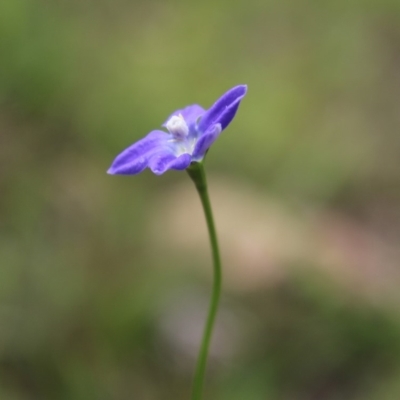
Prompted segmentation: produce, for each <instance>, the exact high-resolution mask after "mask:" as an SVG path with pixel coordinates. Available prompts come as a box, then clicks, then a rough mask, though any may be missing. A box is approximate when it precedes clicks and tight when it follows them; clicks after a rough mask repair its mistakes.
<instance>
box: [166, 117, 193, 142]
mask: <svg viewBox="0 0 400 400" xmlns="http://www.w3.org/2000/svg"><path fill="white" fill-rule="evenodd" d="M165 127H166V128H167V129H168V131H169V133H170V134H171V135H173V136H174V137H175V138H177V139H180V140H182V139H185V138H186V137H187V135H188V134H189V127H188V126H187V124H186V121H185V120H184V119H183V117H182V115H181V114H179V115H174V116H172V117H171V118H170V119H169V120H168V122H167V123H166V124H165Z"/></svg>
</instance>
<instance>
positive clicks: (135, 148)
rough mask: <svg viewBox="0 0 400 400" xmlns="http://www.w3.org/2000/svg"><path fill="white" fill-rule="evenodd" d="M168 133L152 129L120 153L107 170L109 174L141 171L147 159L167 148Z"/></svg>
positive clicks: (130, 173)
mask: <svg viewBox="0 0 400 400" xmlns="http://www.w3.org/2000/svg"><path fill="white" fill-rule="evenodd" d="M169 139H170V135H169V134H167V133H165V132H163V131H158V130H157V131H152V132H150V133H149V134H148V135H147V136H145V137H144V138H143V139H141V140H139V141H138V142H136V143H134V144H132V145H131V146H129V147H128V148H127V149H125V150H124V151H123V152H122V153H120V154H119V155H118V156H117V157H116V158H115V160H114V161H113V163H112V164H111V167H110V168H109V170H108V171H107V172H108V173H109V174H111V175H115V174H121V175H135V174H138V173H139V172H142V171H143V170H144V169H145V168H146V167H147V165H148V162H149V159H150V158H151V156H152V155H154V154H155V153H158V152H159V151H160V149H169V147H170V145H169Z"/></svg>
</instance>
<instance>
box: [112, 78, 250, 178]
mask: <svg viewBox="0 0 400 400" xmlns="http://www.w3.org/2000/svg"><path fill="white" fill-rule="evenodd" d="M246 91H247V86H246V85H240V86H236V87H234V88H232V89H230V90H228V91H227V92H226V93H225V94H223V95H222V96H221V97H220V98H219V99H218V100H217V101H216V102H215V103H214V105H213V106H212V107H211V108H210V109H208V110H207V111H206V110H204V109H203V108H202V107H200V106H199V105H197V104H193V105H191V106H187V107H185V108H183V109H182V110H178V111H175V112H174V113H172V114H171V115H170V116H169V118H168V119H167V121H166V122H165V123H164V124H163V125H162V126H163V127H165V128H166V129H167V130H168V133H167V132H164V131H161V130H155V131H151V132H150V133H149V134H148V135H147V136H145V137H144V138H143V139H141V140H139V141H138V142H136V143H134V144H133V145H131V146H129V147H128V148H127V149H125V150H124V151H123V152H122V153H120V154H119V155H118V156H117V157H116V159H115V160H114V162H113V163H112V165H111V167H110V169H109V170H108V171H107V172H108V173H109V174H120V175H135V174H138V173H140V172H142V171H143V170H144V169H145V168H147V167H148V168H150V169H151V170H152V171H153V172H154V173H155V174H157V175H161V174H163V173H164V172H165V171H167V170H169V169H177V170H183V169H186V168H187V167H188V166H189V165H190V163H192V162H199V161H201V160H203V158H204V156H205V155H206V153H207V150H208V149H209V148H210V146H211V145H212V144H213V143H214V142H215V140H216V139H217V138H218V136H219V134H220V133H221V132H222V131H223V130H224V129H225V128H226V127H227V126H228V125H229V123H230V122H231V121H232V119H233V117H234V116H235V114H236V111H237V109H238V107H239V104H240V102H241V100H242V99H243V97H244V96H245V94H246Z"/></svg>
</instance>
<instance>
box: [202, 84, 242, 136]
mask: <svg viewBox="0 0 400 400" xmlns="http://www.w3.org/2000/svg"><path fill="white" fill-rule="evenodd" d="M246 92H247V86H246V85H239V86H235V87H234V88H232V89H230V90H228V91H227V92H226V93H225V94H223V95H222V96H221V97H220V98H219V99H218V100H217V101H216V102H215V103H214V104H213V105H212V107H211V108H210V109H209V110H207V111H206V112H205V113H204V114H203V116H202V118H201V120H200V122H199V130H200V132H205V131H206V130H207V129H209V127H210V126H212V125H214V124H217V123H219V124H221V127H222V129H225V128H226V127H227V126H228V125H229V123H230V122H231V121H232V119H233V117H234V116H235V114H236V111H237V109H238V107H239V104H240V101H241V100H242V99H243V97H244V96H245V94H246Z"/></svg>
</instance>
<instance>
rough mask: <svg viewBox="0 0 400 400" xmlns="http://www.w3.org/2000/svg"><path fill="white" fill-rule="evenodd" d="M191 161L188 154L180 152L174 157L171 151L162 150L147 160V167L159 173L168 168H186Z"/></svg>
mask: <svg viewBox="0 0 400 400" xmlns="http://www.w3.org/2000/svg"><path fill="white" fill-rule="evenodd" d="M191 161H192V157H191V155H190V154H181V155H180V156H179V157H176V156H175V155H174V154H173V153H168V152H163V153H158V154H155V155H154V156H153V157H152V158H151V159H150V161H149V168H150V169H151V170H152V171H153V172H154V173H155V174H156V175H161V174H163V173H164V172H166V171H168V170H169V169H176V170H183V169H186V168H187V167H188V166H189V165H190V163H191Z"/></svg>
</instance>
